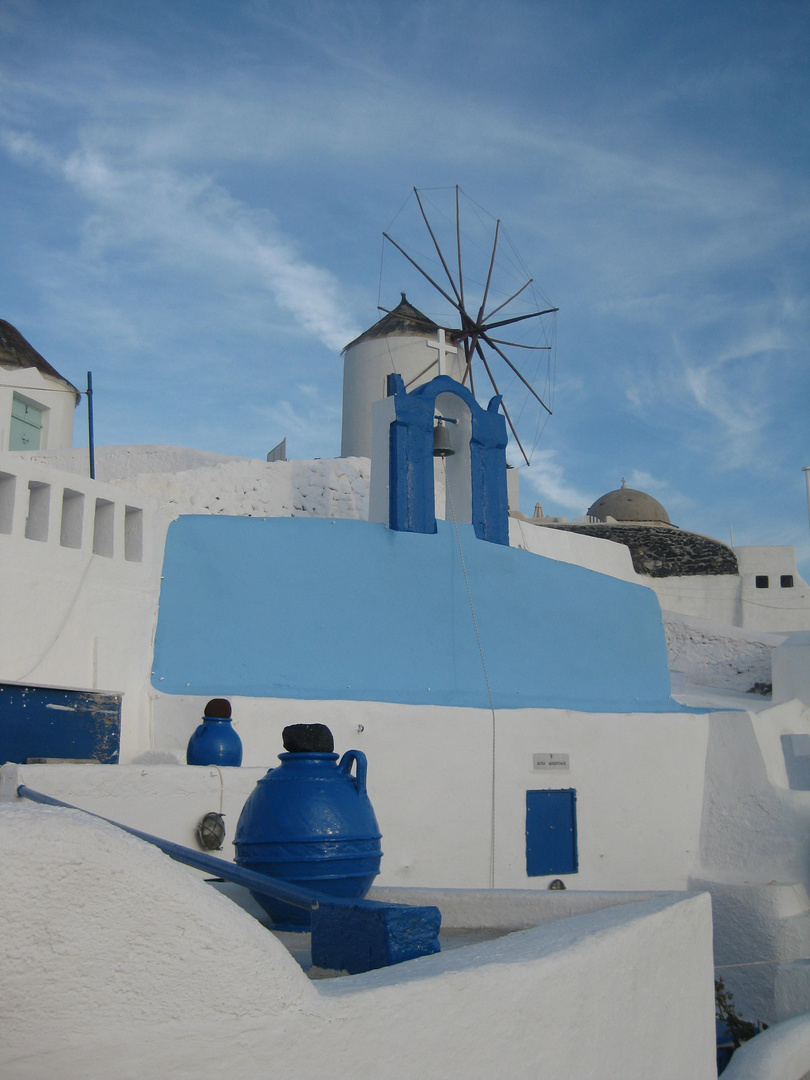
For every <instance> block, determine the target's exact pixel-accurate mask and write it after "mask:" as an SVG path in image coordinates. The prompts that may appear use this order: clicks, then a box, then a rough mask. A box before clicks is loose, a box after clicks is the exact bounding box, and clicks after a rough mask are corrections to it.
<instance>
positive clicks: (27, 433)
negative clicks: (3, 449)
mask: <svg viewBox="0 0 810 1080" xmlns="http://www.w3.org/2000/svg"><path fill="white" fill-rule="evenodd" d="M41 438H42V409H40V408H39V407H38V406H37V405H30V404H29V403H28V402H27V401H23V399H22V398H20V397H17V395H16V394H15V395H14V399H13V401H12V402H11V436H10V438H9V443H8V448H9V450H39V449H40V445H39V444H40V440H41Z"/></svg>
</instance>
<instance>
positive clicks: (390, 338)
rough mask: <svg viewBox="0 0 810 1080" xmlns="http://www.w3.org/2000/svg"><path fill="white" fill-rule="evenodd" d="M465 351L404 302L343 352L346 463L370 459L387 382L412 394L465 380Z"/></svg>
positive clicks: (446, 332) (447, 332) (451, 335)
mask: <svg viewBox="0 0 810 1080" xmlns="http://www.w3.org/2000/svg"><path fill="white" fill-rule="evenodd" d="M464 368H465V360H464V350H463V348H461V349H459V347H458V346H457V345H456V342H455V340H454V332H453V331H451V330H445V329H444V328H443V327H440V326H438V325H437V324H436V323H434V322H433V321H432V320H431V319H429V318H428V317H427V316H426V315H423V314H422V312H421V311H418V310H417V309H416V308H415V307H414V306H413V305H412V304H409V303H408V301H407V299H406V297H405V293H403V294H402V300H401V301H400V303H399V304H398V305H397V307H395V308H394V310H393V311H389V312H388V313H387V314H386V315H384V316H383V318H382V319H380V321H379V322H376V323H375V324H374V325H373V326H372V327H370V328H369V329H368V330H366V331H365V333H363V334H361V335H360V337H358V338H355V339H354V341H352V342H350V343H349V344H348V345H347V346H346V348H345V349H344V351H343V432H342V438H341V449H340V453H341V457H371V407H372V405H373V404H374V402H375V401H380V400H381V399H382V398H384V397H386V396H387V393H388V390H387V378H388V376H389V375H392V374H394V373H396V374H397V375H401V376H402V378H403V380H404V382H405V388H406V389H407V390H409V391H410V390H415V389H416V387H417V386H421V385H422V384H423V383H427V382H430V380H431V379H434V378H435V377H436V376H437V375H449V376H450V377H451V378H453V379H457V380H458V381H459V382H460V381H461V379H462V378H463V376H464Z"/></svg>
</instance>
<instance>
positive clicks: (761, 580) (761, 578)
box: [754, 574, 768, 589]
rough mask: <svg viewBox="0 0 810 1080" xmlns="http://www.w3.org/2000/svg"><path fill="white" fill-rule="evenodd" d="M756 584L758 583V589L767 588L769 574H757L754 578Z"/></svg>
mask: <svg viewBox="0 0 810 1080" xmlns="http://www.w3.org/2000/svg"><path fill="white" fill-rule="evenodd" d="M754 584H755V585H756V587H757V588H758V589H767V588H768V575H767V574H757V576H756V578H755V579H754Z"/></svg>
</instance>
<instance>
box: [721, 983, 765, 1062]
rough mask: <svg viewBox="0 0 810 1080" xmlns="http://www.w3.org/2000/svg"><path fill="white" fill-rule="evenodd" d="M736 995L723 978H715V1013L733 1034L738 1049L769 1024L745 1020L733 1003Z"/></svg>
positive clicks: (730, 1033)
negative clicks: (726, 985)
mask: <svg viewBox="0 0 810 1080" xmlns="http://www.w3.org/2000/svg"><path fill="white" fill-rule="evenodd" d="M733 1000H734V995H733V994H732V993H731V992H730V991H729V990H726V987H725V984H724V983H723V980H722V979H715V980H714V1008H715V1015H716V1016H717V1019H718V1020H721V1021H722V1022H723V1023H724V1024H725V1025H726V1028H727V1030H728V1033H729V1035H730V1036H731V1041H732V1042H733V1044H734V1049H735V1050H736V1049H738V1047H740V1046H741V1045H742V1044H743V1043H744V1042H748V1040H749V1039H753V1037H754V1036H755V1035H758V1034H759V1032H760V1031H762V1030H764V1029H765V1028H766V1027H767V1026H768V1025H767V1024H752V1023H751V1021H750V1020H743V1018H742V1017H741V1016H740V1015H739V1013H738V1012H737V1010H736V1009H735V1008H734V1005H733V1004H732V1002H733Z"/></svg>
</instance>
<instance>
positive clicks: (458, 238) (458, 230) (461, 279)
mask: <svg viewBox="0 0 810 1080" xmlns="http://www.w3.org/2000/svg"><path fill="white" fill-rule="evenodd" d="M456 248H457V250H458V287H459V289H460V290H461V306H462V308H463V307H464V275H463V274H462V272H461V217H460V216H459V210H458V184H456Z"/></svg>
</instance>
